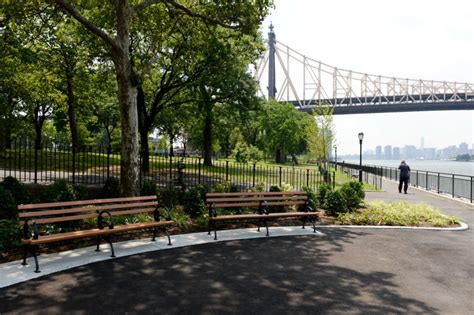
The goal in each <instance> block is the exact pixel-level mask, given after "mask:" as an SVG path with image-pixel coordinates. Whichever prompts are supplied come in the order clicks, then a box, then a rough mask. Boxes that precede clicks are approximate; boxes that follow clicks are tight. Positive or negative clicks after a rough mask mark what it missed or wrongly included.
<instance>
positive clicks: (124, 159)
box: [112, 1, 139, 196]
mask: <svg viewBox="0 0 474 315" xmlns="http://www.w3.org/2000/svg"><path fill="white" fill-rule="evenodd" d="M116 10H117V12H116V16H117V20H116V22H117V36H116V37H115V42H116V44H117V47H116V46H114V47H112V59H113V61H114V65H115V74H116V77H117V85H118V99H119V104H120V114H121V125H122V137H121V140H122V143H121V144H122V150H121V160H120V188H121V191H120V193H121V194H122V196H138V195H139V188H138V179H139V168H138V111H137V85H138V84H137V82H136V79H135V78H133V74H134V73H133V69H132V65H131V62H130V52H129V47H130V13H131V11H130V8H129V7H128V1H117V2H116Z"/></svg>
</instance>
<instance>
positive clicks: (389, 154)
mask: <svg viewBox="0 0 474 315" xmlns="http://www.w3.org/2000/svg"><path fill="white" fill-rule="evenodd" d="M383 153H384V158H385V159H386V160H391V159H392V146H391V145H386V146H385V147H384V148H383Z"/></svg>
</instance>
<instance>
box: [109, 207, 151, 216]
mask: <svg viewBox="0 0 474 315" xmlns="http://www.w3.org/2000/svg"><path fill="white" fill-rule="evenodd" d="M154 211H155V208H143V209H134V210H124V211H114V212H111V213H112V217H114V216H119V215H126V214H138V213H150V212H154Z"/></svg>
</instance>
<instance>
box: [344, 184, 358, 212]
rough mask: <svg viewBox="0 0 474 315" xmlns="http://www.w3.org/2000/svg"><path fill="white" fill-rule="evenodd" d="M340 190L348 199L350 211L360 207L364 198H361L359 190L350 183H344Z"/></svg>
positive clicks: (347, 203)
mask: <svg viewBox="0 0 474 315" xmlns="http://www.w3.org/2000/svg"><path fill="white" fill-rule="evenodd" d="M339 192H340V193H341V195H342V196H343V197H344V199H345V200H346V205H347V209H348V210H349V211H352V210H355V209H357V208H359V205H360V203H361V202H362V199H361V198H360V194H359V193H358V191H357V190H355V189H354V188H353V186H351V185H350V183H345V184H343V185H342V187H341V189H340V190H339Z"/></svg>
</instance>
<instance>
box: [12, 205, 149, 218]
mask: <svg viewBox="0 0 474 315" xmlns="http://www.w3.org/2000/svg"><path fill="white" fill-rule="evenodd" d="M157 205H158V201H153V202H141V203H128V204H112V205H104V206H92V207H80V208H69V209H60V210H37V211H31V212H22V213H19V217H20V218H30V217H39V216H48V215H58V214H68V213H75V212H91V211H102V210H114V209H127V208H137V207H146V206H157ZM111 212H112V213H114V212H115V211H111Z"/></svg>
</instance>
